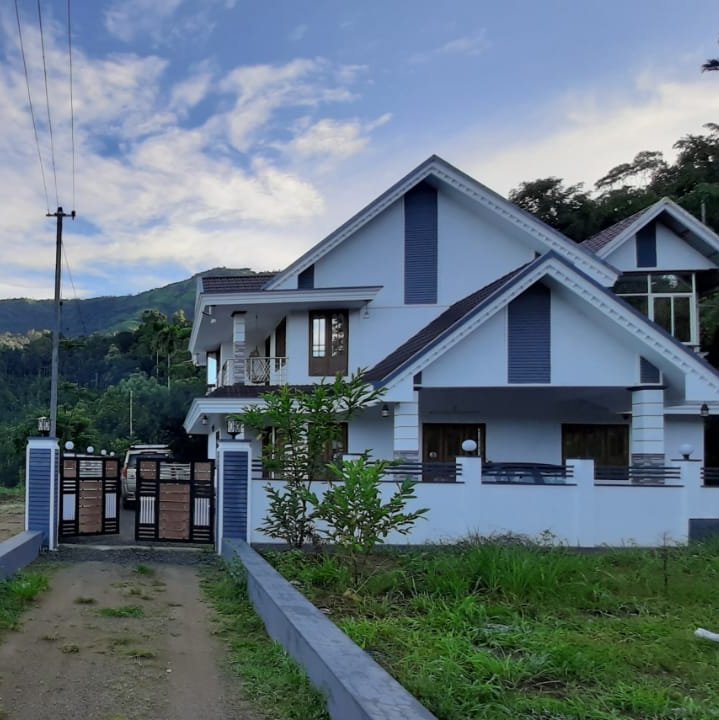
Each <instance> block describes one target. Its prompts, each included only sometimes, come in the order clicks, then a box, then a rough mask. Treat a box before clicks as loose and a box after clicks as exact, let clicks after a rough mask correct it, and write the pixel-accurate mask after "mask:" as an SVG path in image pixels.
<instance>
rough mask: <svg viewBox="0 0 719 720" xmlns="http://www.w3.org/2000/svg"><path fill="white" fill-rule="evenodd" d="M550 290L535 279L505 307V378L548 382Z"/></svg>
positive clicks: (519, 380)
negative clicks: (534, 283) (506, 356)
mask: <svg viewBox="0 0 719 720" xmlns="http://www.w3.org/2000/svg"><path fill="white" fill-rule="evenodd" d="M551 299H552V298H551V293H550V291H549V288H547V287H545V286H544V285H541V284H539V283H537V284H536V285H532V287H530V288H528V289H527V290H525V291H524V292H523V293H522V294H521V295H520V296H519V297H517V298H515V299H514V300H513V301H512V302H511V303H510V304H509V308H508V311H507V312H508V318H507V354H508V358H507V360H508V362H507V366H508V382H510V383H548V382H551V375H552V366H551Z"/></svg>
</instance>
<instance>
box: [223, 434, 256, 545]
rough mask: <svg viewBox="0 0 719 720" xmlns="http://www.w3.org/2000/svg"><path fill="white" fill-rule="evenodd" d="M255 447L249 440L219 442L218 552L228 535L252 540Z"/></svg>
mask: <svg viewBox="0 0 719 720" xmlns="http://www.w3.org/2000/svg"><path fill="white" fill-rule="evenodd" d="M251 472H252V448H251V447H250V442H249V441H248V440H221V441H220V442H219V443H218V445H217V542H216V547H217V552H218V554H221V553H222V541H223V539H224V538H235V539H240V540H245V541H246V542H249V541H250V532H251V528H250V517H251V515H250V496H251V483H250V476H251Z"/></svg>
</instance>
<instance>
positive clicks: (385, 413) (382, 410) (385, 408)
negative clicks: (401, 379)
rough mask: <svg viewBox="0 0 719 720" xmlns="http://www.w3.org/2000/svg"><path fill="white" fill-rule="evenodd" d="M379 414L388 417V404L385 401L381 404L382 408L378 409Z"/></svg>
mask: <svg viewBox="0 0 719 720" xmlns="http://www.w3.org/2000/svg"><path fill="white" fill-rule="evenodd" d="M380 415H382V417H389V406H388V405H387V403H385V404H384V405H383V406H382V409H381V410H380Z"/></svg>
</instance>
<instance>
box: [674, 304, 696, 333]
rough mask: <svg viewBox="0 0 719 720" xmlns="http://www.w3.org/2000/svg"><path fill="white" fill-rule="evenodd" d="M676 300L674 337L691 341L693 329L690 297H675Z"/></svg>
mask: <svg viewBox="0 0 719 720" xmlns="http://www.w3.org/2000/svg"><path fill="white" fill-rule="evenodd" d="M673 301H674V337H676V339H677V340H681V341H682V342H691V339H692V329H691V317H690V313H691V310H690V306H689V298H688V297H675V298H673Z"/></svg>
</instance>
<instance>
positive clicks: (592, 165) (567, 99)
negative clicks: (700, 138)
mask: <svg viewBox="0 0 719 720" xmlns="http://www.w3.org/2000/svg"><path fill="white" fill-rule="evenodd" d="M717 116H719V93H717V92H716V86H715V85H712V84H711V83H709V82H706V76H698V77H697V78H696V79H693V80H691V81H684V82H679V81H671V80H663V79H662V78H661V77H658V76H657V75H655V74H653V73H643V74H641V75H639V76H638V77H637V79H636V81H635V84H634V90H633V92H631V93H630V94H620V95H617V94H613V93H612V92H611V91H609V90H607V89H604V88H597V89H595V90H593V91H592V90H586V91H583V92H581V93H580V92H572V93H568V94H567V95H566V96H564V97H563V98H561V99H560V100H559V101H557V102H555V103H553V104H552V105H550V106H548V107H545V108H542V109H540V110H539V111H538V112H537V113H535V114H534V115H533V116H531V117H527V118H526V121H525V122H526V125H525V127H521V126H516V125H515V126H514V127H513V128H511V134H508V133H507V132H506V131H502V130H499V129H497V131H496V132H488V131H487V129H486V128H482V129H479V128H477V129H473V130H471V131H468V132H466V133H463V134H462V136H461V137H458V138H455V139H454V140H453V141H450V142H448V143H445V145H444V147H443V148H442V149H441V152H446V153H447V159H450V160H451V159H452V158H453V157H457V158H460V160H461V164H462V169H464V170H465V171H467V172H469V173H470V174H473V175H474V176H475V177H477V178H478V179H479V180H481V181H482V182H484V183H486V184H487V185H489V186H490V187H492V188H493V189H495V190H497V191H498V192H501V193H503V194H506V193H507V192H508V191H509V190H510V189H511V188H513V187H516V186H517V185H518V184H519V183H520V182H522V181H525V180H534V179H535V178H538V177H547V176H550V175H553V176H557V177H561V178H564V179H565V180H566V181H567V182H568V183H577V182H584V183H585V184H586V186H587V187H588V188H589V189H591V186H592V185H593V183H594V182H595V181H596V180H597V179H599V178H600V177H602V176H603V175H604V174H605V173H606V172H607V171H608V170H609V169H611V168H612V167H614V166H615V165H618V164H620V163H622V162H630V161H631V160H632V158H633V157H634V156H635V155H636V154H637V152H639V151H641V150H661V151H663V152H664V154H665V158H666V159H667V160H671V159H672V158H673V157H674V151H673V150H672V145H673V144H674V143H675V142H676V141H677V140H678V139H679V138H680V137H682V136H683V135H685V134H687V133H695V134H696V133H702V132H703V129H702V125H703V124H704V123H706V122H709V121H711V120H712V119H713V118H716V117H717ZM533 125H534V126H538V127H540V128H541V130H540V131H539V132H538V131H536V130H535V129H533V127H532V126H533ZM497 148H499V149H497Z"/></svg>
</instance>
